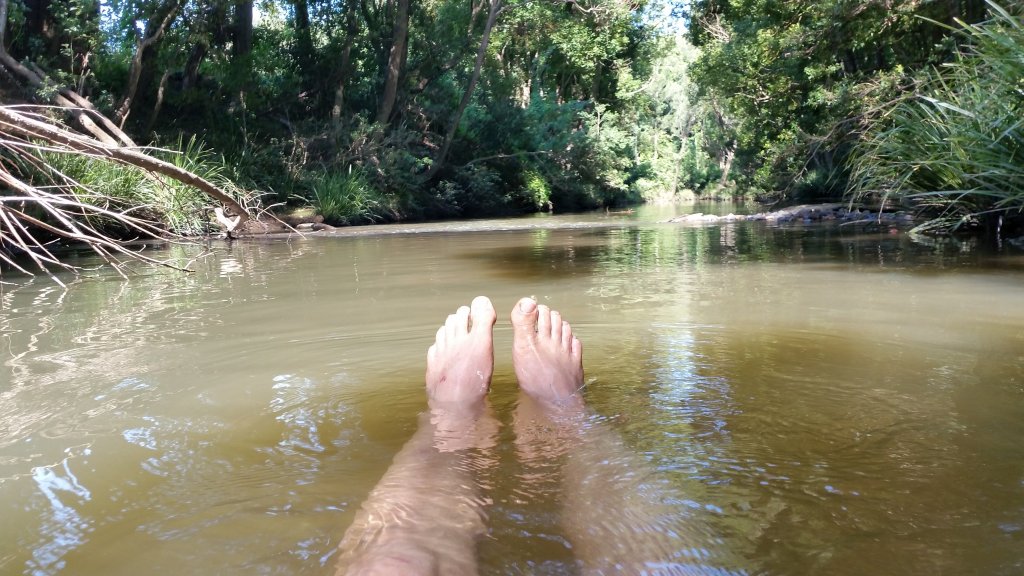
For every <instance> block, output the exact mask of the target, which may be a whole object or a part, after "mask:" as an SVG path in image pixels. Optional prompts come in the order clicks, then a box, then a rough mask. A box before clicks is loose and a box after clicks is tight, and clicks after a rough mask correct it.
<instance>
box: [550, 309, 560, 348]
mask: <svg viewBox="0 0 1024 576" xmlns="http://www.w3.org/2000/svg"><path fill="white" fill-rule="evenodd" d="M551 339H552V340H554V341H555V342H561V341H562V314H561V313H560V312H559V311H558V310H552V311H551Z"/></svg>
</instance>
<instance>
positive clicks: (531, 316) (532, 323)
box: [512, 297, 540, 334]
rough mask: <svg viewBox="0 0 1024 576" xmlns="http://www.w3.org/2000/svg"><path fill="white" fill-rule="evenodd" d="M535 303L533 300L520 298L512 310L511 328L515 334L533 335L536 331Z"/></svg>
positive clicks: (536, 314)
mask: <svg viewBox="0 0 1024 576" xmlns="http://www.w3.org/2000/svg"><path fill="white" fill-rule="evenodd" d="M538 316H540V313H539V312H538V310H537V301H536V300H534V299H533V298H529V297H526V298H521V299H520V300H519V302H516V305H515V307H514V308H512V328H514V329H515V331H516V332H520V331H523V332H526V333H531V334H532V333H535V332H536V331H537V318H538Z"/></svg>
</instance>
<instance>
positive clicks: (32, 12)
mask: <svg viewBox="0 0 1024 576" xmlns="http://www.w3.org/2000/svg"><path fill="white" fill-rule="evenodd" d="M52 5H53V0H26V1H25V9H26V10H25V11H26V15H25V25H26V28H27V30H26V35H27V36H28V37H29V38H36V39H38V40H41V41H42V53H41V54H40V55H41V56H43V57H44V59H46V60H49V59H52V58H55V57H56V56H57V55H58V54H59V53H60V40H59V38H58V37H57V22H56V21H55V20H54V18H53V13H52V12H51V11H50V6H52ZM33 52H34V51H33Z"/></svg>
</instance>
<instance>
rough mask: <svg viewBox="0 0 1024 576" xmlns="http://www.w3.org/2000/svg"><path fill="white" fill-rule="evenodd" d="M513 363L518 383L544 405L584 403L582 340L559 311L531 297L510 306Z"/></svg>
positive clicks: (579, 405)
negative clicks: (573, 332)
mask: <svg viewBox="0 0 1024 576" xmlns="http://www.w3.org/2000/svg"><path fill="white" fill-rule="evenodd" d="M512 332H513V343H512V364H513V366H514V367H515V371H516V378H517V379H518V380H519V387H520V388H522V389H523V391H524V392H526V393H527V394H529V395H530V396H532V397H533V398H535V399H537V400H539V401H541V402H543V403H544V404H546V405H549V406H554V407H557V408H562V409H579V408H582V407H583V398H581V397H580V395H579V390H580V388H582V387H583V344H582V343H580V340H579V338H576V337H575V336H573V334H572V327H571V326H569V323H568V322H565V321H563V320H562V315H561V314H559V313H558V312H556V311H554V310H551V309H550V308H548V307H547V306H544V305H538V304H537V301H536V300H534V299H533V298H523V299H521V300H519V302H518V303H516V305H515V308H513V309H512Z"/></svg>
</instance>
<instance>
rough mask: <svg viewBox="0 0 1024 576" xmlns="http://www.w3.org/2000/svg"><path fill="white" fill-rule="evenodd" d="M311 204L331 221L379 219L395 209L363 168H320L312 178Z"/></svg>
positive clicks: (370, 220) (368, 220)
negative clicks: (371, 184)
mask: <svg viewBox="0 0 1024 576" xmlns="http://www.w3.org/2000/svg"><path fill="white" fill-rule="evenodd" d="M311 188H312V197H311V198H310V204H312V205H313V208H315V209H316V211H317V213H318V214H320V215H321V216H323V217H324V221H325V222H327V223H328V224H335V225H348V224H364V223H369V222H379V221H381V220H385V219H387V218H388V217H389V215H391V214H392V213H393V211H392V206H390V204H389V203H388V202H387V200H386V199H385V198H384V197H383V196H382V195H381V194H380V193H379V192H377V191H376V190H375V189H374V188H372V187H371V186H370V184H369V181H368V179H367V178H366V176H365V175H364V174H363V172H362V171H361V170H356V169H353V168H352V167H349V169H348V170H347V171H343V172H321V173H318V174H315V175H314V176H313V178H312V179H311Z"/></svg>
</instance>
